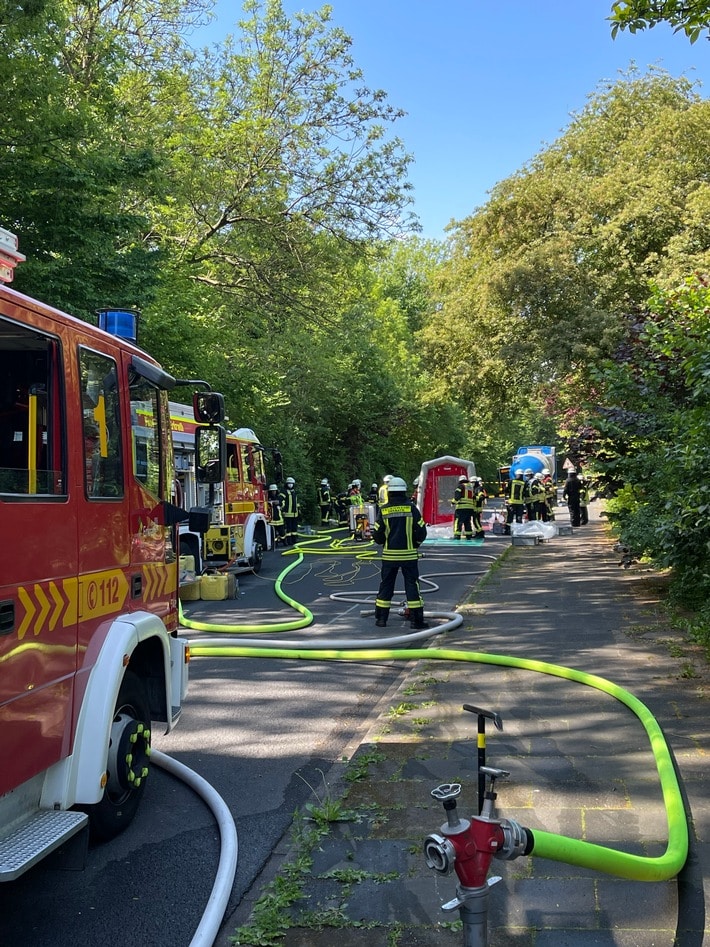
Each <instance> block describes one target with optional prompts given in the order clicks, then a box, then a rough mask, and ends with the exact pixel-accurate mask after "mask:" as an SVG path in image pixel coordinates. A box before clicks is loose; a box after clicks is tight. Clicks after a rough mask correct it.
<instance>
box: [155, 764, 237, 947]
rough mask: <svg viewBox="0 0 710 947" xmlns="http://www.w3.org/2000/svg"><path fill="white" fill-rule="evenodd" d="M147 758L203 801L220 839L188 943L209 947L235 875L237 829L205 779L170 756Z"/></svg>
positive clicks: (218, 796)
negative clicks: (202, 907) (207, 894)
mask: <svg viewBox="0 0 710 947" xmlns="http://www.w3.org/2000/svg"><path fill="white" fill-rule="evenodd" d="M150 758H151V761H152V762H154V763H155V764H156V765H157V766H159V767H160V768H161V769H164V770H165V771H166V772H167V773H170V774H171V775H173V776H176V777H177V778H178V779H180V780H182V782H184V783H186V784H187V785H188V786H189V787H190V788H191V789H194V791H195V792H196V793H197V794H198V795H199V796H201V797H202V798H203V799H204V800H205V802H206V803H207V805H208V806H209V808H210V810H211V811H212V813H213V815H214V817H215V819H216V820H217V825H218V827H219V835H220V852H219V865H218V866H217V874H216V875H215V879H214V884H213V885H212V891H211V893H210V897H209V901H208V902H207V907H206V908H205V911H204V914H203V915H202V919H201V921H200V923H199V925H198V928H197V930H196V931H195V936H194V937H193V938H192V940H191V941H190V947H212V945H213V944H214V942H215V939H216V937H217V934H218V933H219V928H220V925H221V923H222V920H223V919H224V915H225V912H226V910H227V903H228V901H229V896H230V894H231V893H232V887H233V885H234V876H235V874H236V872H237V857H238V853H239V840H238V838H237V827H236V826H235V824H234V819H233V818H232V814H231V812H230V811H229V809H228V808H227V803H226V802H225V801H224V799H222V797H221V796H220V795H219V793H218V792H217V790H216V789H215V788H214V787H213V786H210V784H209V783H208V782H207V780H206V779H203V778H202V776H200V775H198V774H197V773H196V772H195V771H194V770H192V769H190V768H189V767H188V766H185V765H184V764H183V763H179V762H178V761H177V760H174V759H173V758H172V757H171V756H167V755H166V754H165V753H161V752H160V750H152V752H151V755H150Z"/></svg>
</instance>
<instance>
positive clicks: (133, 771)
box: [87, 671, 150, 841]
mask: <svg viewBox="0 0 710 947" xmlns="http://www.w3.org/2000/svg"><path fill="white" fill-rule="evenodd" d="M149 758H150V710H149V703H148V698H147V696H146V690H145V684H144V683H143V681H142V680H141V678H140V677H138V675H137V674H134V673H133V671H126V673H125V675H124V678H123V682H122V683H121V689H120V691H119V694H118V699H117V701H116V712H115V714H114V718H113V724H112V725H111V738H110V741H109V751H108V764H107V771H108V783H107V784H106V789H105V790H104V797H103V799H102V800H101V801H100V802H97V803H96V805H94V806H90V807H89V809H88V810H87V811H88V813H89V823H90V826H91V835H92V837H93V838H94V839H96V840H97V841H105V840H107V839H110V838H113V837H114V836H116V835H118V834H119V833H120V832H122V831H123V830H124V829H126V828H127V827H128V826H129V825H130V823H131V820H132V819H133V817H134V815H135V814H136V812H137V811H138V806H139V804H140V801H141V797H142V796H143V791H144V789H145V781H146V778H147V776H148V763H149Z"/></svg>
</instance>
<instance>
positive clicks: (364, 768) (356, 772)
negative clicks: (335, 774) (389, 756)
mask: <svg viewBox="0 0 710 947" xmlns="http://www.w3.org/2000/svg"><path fill="white" fill-rule="evenodd" d="M385 759H386V757H385V754H384V753H383V752H382V750H374V749H373V750H368V751H367V752H366V753H357V754H356V755H355V756H354V757H353V758H352V759H351V760H350V763H349V764H348V768H347V770H346V771H345V776H344V777H343V779H346V780H347V781H348V782H349V783H355V782H358V781H359V780H361V779H366V778H367V775H368V770H369V768H370V765H371V764H372V763H383V762H384V760H385Z"/></svg>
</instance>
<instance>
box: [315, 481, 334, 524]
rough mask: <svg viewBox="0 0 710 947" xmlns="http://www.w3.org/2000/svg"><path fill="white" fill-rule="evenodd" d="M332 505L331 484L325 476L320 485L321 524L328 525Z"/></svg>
mask: <svg viewBox="0 0 710 947" xmlns="http://www.w3.org/2000/svg"><path fill="white" fill-rule="evenodd" d="M332 506H333V500H332V497H331V494H330V484H329V483H328V478H327V477H323V479H322V480H321V482H320V484H319V485H318V507H319V509H320V524H321V526H327V525H328V522H329V520H330V512H331V509H332Z"/></svg>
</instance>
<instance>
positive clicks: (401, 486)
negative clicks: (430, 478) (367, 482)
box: [389, 477, 407, 493]
mask: <svg viewBox="0 0 710 947" xmlns="http://www.w3.org/2000/svg"><path fill="white" fill-rule="evenodd" d="M389 492H390V493H406V492H407V484H406V481H404V480H402V478H401V477H392V478H391V479H390V482H389Z"/></svg>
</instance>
